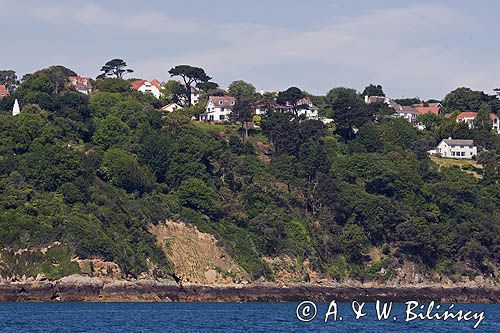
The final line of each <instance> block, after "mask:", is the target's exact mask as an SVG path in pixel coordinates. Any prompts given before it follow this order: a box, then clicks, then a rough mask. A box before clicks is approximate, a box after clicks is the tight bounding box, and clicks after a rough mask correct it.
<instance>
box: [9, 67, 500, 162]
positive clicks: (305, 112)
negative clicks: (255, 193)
mask: <svg viewBox="0 0 500 333" xmlns="http://www.w3.org/2000/svg"><path fill="white" fill-rule="evenodd" d="M126 66H127V65H126V63H125V62H124V61H123V60H121V59H113V60H111V61H109V62H108V63H106V65H104V66H103V67H102V69H101V71H103V73H102V74H101V75H99V76H98V77H97V78H96V80H93V79H92V78H90V77H84V76H69V77H68V78H67V80H66V82H65V86H66V87H67V88H71V89H74V90H76V91H77V92H79V93H81V94H84V95H91V94H92V92H93V89H94V87H93V83H94V84H95V83H96V82H97V81H99V80H106V79H110V78H115V79H123V74H126V73H131V72H133V70H131V69H127V68H126ZM175 70H178V71H179V72H178V73H176V72H175ZM183 70H184V71H187V72H189V71H193V70H194V72H193V73H191V74H189V73H183V72H182V71H183ZM200 70H201V71H200ZM197 71H198V72H197ZM169 73H170V74H171V76H180V77H181V78H182V79H183V80H173V79H171V80H169V81H166V82H161V81H160V80H157V79H152V80H146V79H130V80H126V81H127V82H129V83H130V86H129V89H130V90H131V91H138V92H141V93H144V94H150V95H152V96H154V97H155V98H156V99H158V100H162V101H168V103H166V104H165V105H163V106H162V107H161V108H159V110H161V111H163V112H166V113H171V112H175V111H178V110H182V109H184V108H187V107H192V106H197V107H198V109H199V110H201V111H200V112H198V113H197V114H196V115H195V116H193V118H192V119H193V120H196V121H200V122H208V123H221V124H224V123H231V122H235V121H234V119H233V115H234V109H235V108H237V107H238V106H237V105H238V96H235V95H234V94H233V95H231V93H230V92H229V90H230V88H228V89H221V88H220V87H219V86H218V85H217V84H216V83H214V82H209V80H210V79H211V78H210V77H208V76H207V75H206V74H205V73H204V71H203V69H201V68H197V67H191V66H188V65H180V66H177V67H175V68H173V69H172V70H171V71H170V72H169ZM190 75H191V76H190ZM233 83H238V84H242V85H243V86H245V85H246V86H245V87H244V88H246V87H251V88H252V89H253V90H255V88H254V87H253V86H252V85H251V84H249V83H246V82H244V81H235V82H233ZM16 86H17V85H11V86H10V87H7V86H6V85H5V84H0V99H2V98H4V97H8V96H9V95H10V94H11V93H12V92H13V91H15V88H16ZM368 88H373V89H375V91H376V92H381V93H380V94H370V92H373V90H370V89H368ZM367 89H368V90H367ZM367 89H365V92H363V94H362V97H363V98H364V102H365V104H366V105H379V106H383V107H385V108H386V109H387V111H388V114H387V116H389V117H400V118H402V119H404V120H406V121H408V122H409V123H411V124H412V125H414V126H415V127H416V128H418V129H419V130H424V129H425V124H424V123H423V122H422V121H421V117H422V116H426V115H432V116H435V117H444V118H450V117H454V118H455V119H456V122H457V123H460V122H463V123H465V124H467V126H468V128H470V129H472V128H474V126H475V123H476V118H477V116H478V111H479V110H477V111H476V110H475V111H463V112H455V113H447V112H445V111H444V108H443V105H442V103H441V102H440V101H437V100H430V101H427V102H425V101H421V100H419V99H417V98H414V99H406V101H405V102H408V101H409V100H413V103H410V104H409V103H404V105H402V104H401V103H398V100H397V99H392V98H389V97H387V96H385V94H384V93H383V91H382V87H381V86H375V85H370V86H369V87H367ZM459 89H462V88H459ZM493 90H494V91H495V93H496V94H497V95H498V96H500V88H498V89H493ZM187 92H189V94H188V93H187ZM254 94H255V95H258V96H260V98H256V99H255V100H252V101H251V102H250V103H247V105H246V108H247V109H248V110H247V113H248V117H247V119H246V120H245V121H242V120H241V119H236V122H240V123H243V122H244V123H246V124H250V125H251V126H258V124H259V122H260V119H261V117H262V116H265V115H266V114H269V113H270V112H281V113H291V114H293V115H294V116H295V117H302V118H303V119H306V120H317V121H321V122H323V123H324V124H332V125H335V121H334V119H332V118H331V117H327V116H325V115H324V114H325V112H321V108H320V107H318V106H316V105H315V104H314V102H313V100H314V96H312V95H309V94H307V93H305V92H303V91H301V90H300V89H298V88H296V87H291V88H289V89H287V90H286V91H284V92H276V91H264V90H260V91H259V92H254ZM167 95H169V96H167ZM402 100H405V99H402ZM247 102H248V101H247ZM200 104H201V107H200ZM20 112H21V108H20V105H19V102H18V100H17V99H16V100H15V101H14V104H13V106H12V115H13V116H16V115H18V114H20ZM489 119H490V122H491V127H492V130H493V131H494V132H495V133H497V134H500V120H499V117H498V116H497V115H496V114H494V113H490V114H489ZM353 130H354V131H357V129H356V128H353ZM480 149H481V148H478V147H477V146H476V145H475V144H474V141H473V140H468V139H464V138H451V137H449V138H448V139H443V140H442V141H441V142H440V143H439V144H438V145H437V147H436V149H433V150H429V154H431V155H437V156H441V157H446V158H455V159H471V158H473V157H474V156H476V155H477V153H478V151H479V150H480Z"/></svg>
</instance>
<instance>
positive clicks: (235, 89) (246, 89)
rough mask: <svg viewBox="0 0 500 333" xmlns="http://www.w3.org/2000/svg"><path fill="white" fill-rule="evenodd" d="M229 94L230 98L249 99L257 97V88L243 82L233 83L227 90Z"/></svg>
mask: <svg viewBox="0 0 500 333" xmlns="http://www.w3.org/2000/svg"><path fill="white" fill-rule="evenodd" d="M227 92H228V93H229V95H230V96H233V97H236V98H241V97H243V96H245V97H247V98H254V97H255V87H254V86H253V85H252V84H250V83H247V82H245V81H243V80H238V81H234V82H232V83H231V84H230V85H229V87H228V88H227Z"/></svg>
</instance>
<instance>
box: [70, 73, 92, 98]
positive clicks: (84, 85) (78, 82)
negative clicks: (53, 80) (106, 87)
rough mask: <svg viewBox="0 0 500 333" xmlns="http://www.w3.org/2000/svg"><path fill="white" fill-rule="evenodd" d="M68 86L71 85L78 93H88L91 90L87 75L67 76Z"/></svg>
mask: <svg viewBox="0 0 500 333" xmlns="http://www.w3.org/2000/svg"><path fill="white" fill-rule="evenodd" d="M68 86H70V87H73V88H75V89H76V91H78V92H79V93H82V94H85V95H89V94H90V93H91V92H92V83H91V82H90V78H89V77H83V76H70V77H68Z"/></svg>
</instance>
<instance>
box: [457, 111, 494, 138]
mask: <svg viewBox="0 0 500 333" xmlns="http://www.w3.org/2000/svg"><path fill="white" fill-rule="evenodd" d="M476 117H477V112H462V113H460V114H459V115H458V116H457V122H460V121H462V122H464V123H466V124H467V125H468V126H469V128H473V127H474V120H476ZM490 120H491V122H492V128H493V129H494V130H495V131H496V132H497V133H498V134H500V120H499V119H498V116H497V115H495V114H493V113H490Z"/></svg>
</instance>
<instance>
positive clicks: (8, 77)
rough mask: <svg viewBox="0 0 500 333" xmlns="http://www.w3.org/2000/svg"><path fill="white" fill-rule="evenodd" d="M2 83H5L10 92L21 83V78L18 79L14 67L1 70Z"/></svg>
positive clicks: (0, 78) (0, 79)
mask: <svg viewBox="0 0 500 333" xmlns="http://www.w3.org/2000/svg"><path fill="white" fill-rule="evenodd" d="M0 84H3V85H5V87H6V88H7V90H8V91H9V92H11V93H12V92H14V90H16V88H17V86H18V85H19V80H18V79H17V75H16V71H14V70H12V69H4V70H0Z"/></svg>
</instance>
